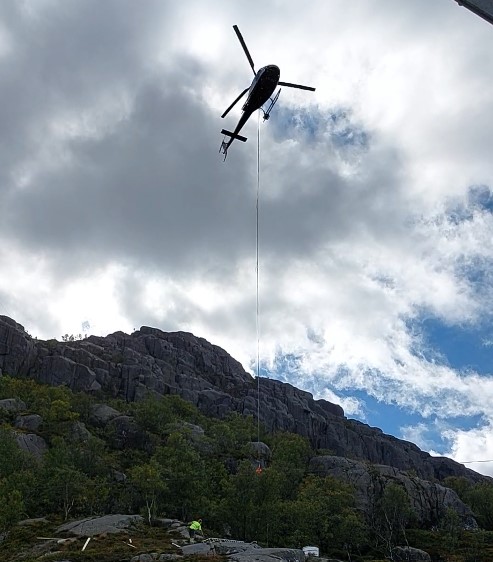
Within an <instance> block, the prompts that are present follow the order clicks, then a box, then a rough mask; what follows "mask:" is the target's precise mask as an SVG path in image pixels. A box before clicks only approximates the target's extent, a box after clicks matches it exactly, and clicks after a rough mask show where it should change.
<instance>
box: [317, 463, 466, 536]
mask: <svg viewBox="0 0 493 562" xmlns="http://www.w3.org/2000/svg"><path fill="white" fill-rule="evenodd" d="M310 471H311V472H312V473H314V474H317V475H319V476H333V477H334V478H337V479H338V480H343V481H345V482H347V483H348V484H351V485H352V486H354V488H355V490H356V502H357V505H358V507H359V508H360V509H361V510H362V511H363V512H364V513H366V514H369V513H371V511H372V508H373V505H374V504H376V503H377V502H378V500H379V499H380V498H381V497H382V495H383V492H384V490H385V487H386V486H388V485H389V484H390V483H395V484H398V485H400V486H402V487H403V488H404V489H405V490H406V492H407V497H408V498H409V500H410V502H411V507H412V509H413V511H414V513H415V514H416V517H417V519H418V522H419V523H420V524H421V525H425V526H431V525H436V524H437V523H438V522H439V520H440V519H441V517H442V516H443V514H444V512H445V510H446V509H447V508H450V509H453V510H454V511H455V512H456V513H457V514H458V515H459V516H460V517H461V520H462V526H463V527H465V528H470V529H471V528H473V529H474V528H477V524H476V521H475V519H474V514H473V513H472V511H471V510H470V508H469V507H468V506H467V505H465V504H464V503H463V502H462V501H461V500H460V499H459V496H458V495H457V494H456V493H455V492H454V491H453V490H451V489H450V488H446V487H445V486H442V485H440V484H439V483H437V482H430V481H428V480H423V479H422V478H419V477H417V476H416V475H414V474H412V471H409V472H404V471H401V470H398V469H396V468H395V467H392V466H386V465H378V464H371V465H370V464H368V463H363V462H360V461H353V460H350V459H347V458H343V457H332V456H320V457H314V458H312V459H311V461H310Z"/></svg>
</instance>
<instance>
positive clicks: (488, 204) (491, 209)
mask: <svg viewBox="0 0 493 562" xmlns="http://www.w3.org/2000/svg"><path fill="white" fill-rule="evenodd" d="M478 211H486V212H488V213H493V193H492V191H491V189H490V188H489V187H488V186H487V185H482V184H480V185H471V186H470V187H469V190H468V193H467V198H466V201H461V202H456V201H454V202H453V203H451V206H450V208H449V209H448V212H447V220H449V221H450V222H452V223H453V224H460V223H461V222H464V221H468V220H472V218H473V217H474V214H475V213H476V212H478Z"/></svg>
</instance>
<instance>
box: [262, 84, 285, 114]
mask: <svg viewBox="0 0 493 562" xmlns="http://www.w3.org/2000/svg"><path fill="white" fill-rule="evenodd" d="M280 93H281V88H279V91H278V92H277V94H276V95H275V96H274V98H269V99H270V104H269V107H268V108H267V110H265V109H264V108H261V109H262V111H263V112H264V121H267V120H268V119H269V118H270V112H271V111H272V108H273V107H274V106H275V105H276V101H277V100H278V99H279V94H280Z"/></svg>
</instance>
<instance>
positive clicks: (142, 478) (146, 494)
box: [128, 459, 166, 525]
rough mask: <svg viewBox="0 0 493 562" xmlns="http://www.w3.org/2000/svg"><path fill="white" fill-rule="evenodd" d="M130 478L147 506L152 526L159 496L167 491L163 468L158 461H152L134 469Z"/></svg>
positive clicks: (146, 510)
mask: <svg viewBox="0 0 493 562" xmlns="http://www.w3.org/2000/svg"><path fill="white" fill-rule="evenodd" d="M128 476H129V483H130V485H131V486H132V487H133V488H134V489H135V491H136V494H137V495H138V496H139V499H140V501H142V502H144V504H145V514H146V517H147V521H148V523H149V525H151V524H152V520H153V519H154V518H155V517H156V516H157V511H158V498H159V495H160V494H161V493H162V492H163V491H164V490H165V489H166V484H165V482H163V477H162V470H161V467H160V466H159V464H158V462H157V461H156V459H151V461H150V462H148V463H147V464H143V465H140V466H135V467H133V468H132V469H131V470H130V471H129V474H128Z"/></svg>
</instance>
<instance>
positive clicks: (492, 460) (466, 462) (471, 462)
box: [456, 459, 493, 464]
mask: <svg viewBox="0 0 493 562" xmlns="http://www.w3.org/2000/svg"><path fill="white" fill-rule="evenodd" d="M456 462H458V463H460V464H474V463H476V462H493V459H490V460H483V461H456Z"/></svg>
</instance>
